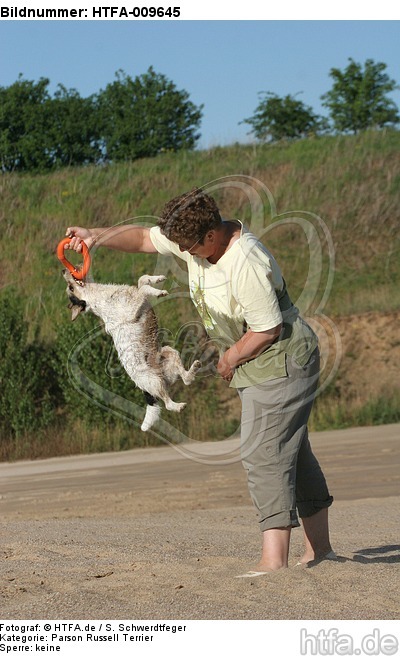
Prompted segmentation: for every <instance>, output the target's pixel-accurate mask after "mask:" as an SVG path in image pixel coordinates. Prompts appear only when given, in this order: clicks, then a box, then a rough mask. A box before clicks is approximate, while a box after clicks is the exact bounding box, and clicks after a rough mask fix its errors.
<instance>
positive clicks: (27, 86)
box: [0, 75, 102, 172]
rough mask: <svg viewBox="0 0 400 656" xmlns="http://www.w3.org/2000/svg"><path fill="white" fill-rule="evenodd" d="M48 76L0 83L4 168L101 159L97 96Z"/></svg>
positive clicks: (0, 161)
mask: <svg viewBox="0 0 400 656" xmlns="http://www.w3.org/2000/svg"><path fill="white" fill-rule="evenodd" d="M48 86H49V80H48V79H47V78H41V79H40V80H39V81H38V82H33V81H31V80H24V79H23V78H22V76H21V75H20V76H19V78H18V80H17V82H15V83H14V84H12V85H11V86H10V87H7V88H4V87H0V167H1V170H2V171H3V172H4V171H32V170H48V169H53V168H56V167H60V166H66V165H80V164H88V163H96V162H98V161H99V159H101V158H102V150H101V140H100V132H99V128H98V121H97V114H96V112H97V108H96V104H95V98H94V97H90V98H81V97H80V95H79V93H78V92H77V91H76V90H75V89H71V90H67V89H66V88H65V87H64V86H62V85H60V84H59V85H58V88H57V91H56V93H55V94H54V97H51V96H50V94H49V91H48Z"/></svg>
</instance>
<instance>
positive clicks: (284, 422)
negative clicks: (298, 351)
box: [238, 348, 333, 531]
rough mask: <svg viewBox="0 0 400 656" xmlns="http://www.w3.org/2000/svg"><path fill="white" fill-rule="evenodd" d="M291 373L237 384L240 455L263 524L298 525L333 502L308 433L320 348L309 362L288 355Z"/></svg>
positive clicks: (265, 527)
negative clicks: (247, 383) (304, 363)
mask: <svg viewBox="0 0 400 656" xmlns="http://www.w3.org/2000/svg"><path fill="white" fill-rule="evenodd" d="M286 365H287V374H288V375H287V377H286V378H275V379H274V380H269V381H267V382H265V383H262V384H259V385H255V386H252V387H244V388H241V389H239V390H238V392H239V396H240V399H241V401H242V420H241V456H242V463H243V466H244V468H245V469H246V471H247V480H248V486H249V492H250V496H251V498H252V500H253V503H254V505H255V507H256V509H257V513H258V516H259V524H260V529H261V530H262V531H265V530H267V529H271V528H285V527H289V526H291V527H296V526H299V525H300V524H299V521H298V517H297V510H298V513H299V515H300V517H310V516H311V515H313V514H315V513H316V512H318V511H319V510H321V508H327V507H328V506H330V505H331V503H332V501H333V497H331V496H330V495H329V492H328V488H327V485H326V481H325V477H324V475H323V473H322V470H321V468H320V466H319V464H318V461H317V459H316V458H315V456H314V454H313V452H312V450H311V446H310V442H309V439H308V429H307V421H308V418H309V416H310V412H311V408H312V404H313V401H314V396H315V392H316V389H317V385H318V378H319V351H318V348H317V349H316V350H315V351H314V352H313V354H312V355H311V357H310V359H309V361H308V363H307V364H306V366H305V367H300V366H299V365H298V364H296V362H295V360H294V359H293V358H292V357H291V356H289V355H288V356H287V362H286Z"/></svg>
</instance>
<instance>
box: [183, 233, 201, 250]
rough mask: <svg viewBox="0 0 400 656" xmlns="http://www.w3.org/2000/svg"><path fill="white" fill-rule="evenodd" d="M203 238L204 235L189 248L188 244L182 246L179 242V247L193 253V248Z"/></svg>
mask: <svg viewBox="0 0 400 656" xmlns="http://www.w3.org/2000/svg"><path fill="white" fill-rule="evenodd" d="M202 239H204V235H203V236H202V237H200V238H199V239H198V240H197V241H195V242H194V244H192V245H191V246H190V247H189V248H187V247H186V246H181V245H180V244H179V248H180V249H181V251H187V252H188V253H191V252H192V250H193V248H194V247H195V246H197V244H198V243H199V242H200V241H201V240H202Z"/></svg>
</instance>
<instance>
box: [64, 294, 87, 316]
mask: <svg viewBox="0 0 400 656" xmlns="http://www.w3.org/2000/svg"><path fill="white" fill-rule="evenodd" d="M71 301H72V302H71V303H69V305H68V309H69V310H71V321H75V319H76V317H77V316H78V314H80V313H81V312H83V311H84V310H85V309H86V303H85V301H79V300H78V299H77V298H76V297H75V296H72V297H71Z"/></svg>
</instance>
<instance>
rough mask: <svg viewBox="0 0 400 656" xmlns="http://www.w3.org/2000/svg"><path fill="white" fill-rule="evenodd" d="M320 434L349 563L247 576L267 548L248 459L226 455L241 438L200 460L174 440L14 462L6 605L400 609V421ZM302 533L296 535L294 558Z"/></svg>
mask: <svg viewBox="0 0 400 656" xmlns="http://www.w3.org/2000/svg"><path fill="white" fill-rule="evenodd" d="M311 439H312V443H313V447H314V451H315V453H316V454H317V456H318V458H319V460H320V462H321V464H322V465H323V468H324V470H325V473H326V476H327V478H328V482H329V486H330V489H331V492H332V493H333V495H334V497H335V503H334V505H333V507H332V511H331V528H332V536H333V543H334V547H335V549H336V550H337V552H338V554H339V555H340V556H341V558H340V562H336V563H328V562H325V563H322V564H320V565H319V566H318V567H315V568H312V569H308V570H302V569H301V568H293V567H290V568H289V570H286V571H284V572H279V573H277V574H274V575H271V576H268V577H262V579H261V580H260V579H258V580H255V581H254V580H240V579H235V578H234V577H235V575H236V574H239V573H241V572H242V571H245V570H246V569H248V568H249V566H250V565H251V564H252V563H254V562H255V561H256V559H257V556H258V551H259V544H260V536H259V532H258V527H257V522H256V519H255V514H254V510H253V508H252V506H251V503H250V501H249V496H248V491H247V485H246V480H245V475H244V470H243V468H242V465H241V464H240V462H238V461H236V462H230V464H223V461H224V459H225V460H227V459H228V460H229V458H227V457H226V454H227V453H228V452H229V453H230V454H233V453H235V452H236V451H237V446H238V444H237V441H235V440H232V441H229V442H228V441H226V442H225V443H224V444H218V443H214V444H207V445H200V444H198V445H196V450H197V454H196V456H194V457H193V455H192V457H191V458H188V457H184V456H182V455H181V454H180V453H179V452H178V451H176V450H175V449H173V448H172V447H160V448H157V449H146V450H135V451H130V452H125V453H117V454H100V455H93V456H77V457H75V456H74V457H69V458H55V459H50V460H45V461H35V462H23V463H14V464H0V480H1V487H0V508H1V525H2V533H1V534H2V538H1V546H0V557H1V560H0V563H1V564H0V571H1V586H0V600H1V612H0V615H1V616H2V618H3V619H23V618H25V619H57V618H62V619H74V618H79V619H103V618H108V619H126V618H128V617H136V618H141V619H146V618H149V619H151V618H153V619H157V618H160V619H266V618H271V619H302V618H308V619H324V618H325V619H326V618H330V619H336V618H337V619H350V618H354V619H373V618H375V619H394V618H395V617H398V614H399V609H400V603H399V592H398V590H399V588H400V576H399V570H400V545H399V533H398V503H399V496H400V495H399V483H400V425H391V426H382V427H369V428H357V429H350V430H345V431H328V432H325V433H317V434H313V435H312V436H311ZM222 451H224V453H225V455H223V454H222ZM233 459H234V458H232V457H231V458H230V460H233ZM201 460H207V461H208V463H209V464H202V462H199V461H201ZM301 540H302V536H301V530H297V531H294V532H293V541H292V548H291V565H293V564H294V563H295V562H296V559H297V558H298V556H299V555H300V554H301ZM371 591H373V594H371Z"/></svg>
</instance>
